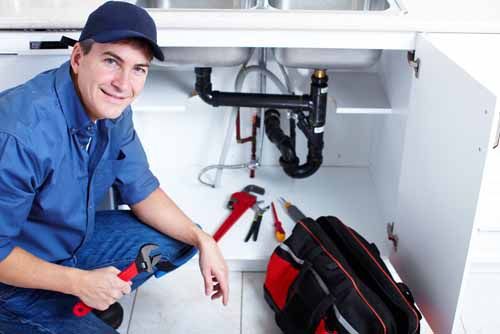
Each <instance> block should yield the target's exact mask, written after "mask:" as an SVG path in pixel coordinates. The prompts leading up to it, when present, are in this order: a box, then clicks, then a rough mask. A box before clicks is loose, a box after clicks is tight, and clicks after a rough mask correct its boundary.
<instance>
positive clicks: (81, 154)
mask: <svg viewBox="0 0 500 334" xmlns="http://www.w3.org/2000/svg"><path fill="white" fill-rule="evenodd" d="M153 56H154V57H156V58H158V59H159V60H163V54H162V52H161V49H160V48H159V47H158V46H157V44H156V26H155V24H154V21H153V20H152V18H151V17H150V16H149V15H148V13H147V12H146V11H145V10H143V9H142V8H139V7H136V6H134V5H131V4H129V3H125V2H115V1H110V2H107V3H105V4H104V5H102V6H101V7H99V8H98V9H96V10H95V11H94V12H93V13H92V14H91V15H90V16H89V18H88V20H87V23H86V24H85V27H84V29H83V31H82V33H81V36H80V40H79V42H77V43H76V44H75V45H74V48H73V52H72V54H71V60H70V61H69V62H67V63H65V64H63V65H62V66H61V67H59V68H58V69H54V70H50V71H47V72H44V73H41V74H40V75H38V76H37V77H35V78H33V79H31V80H30V81H28V82H26V83H25V84H23V85H20V86H17V87H14V88H12V89H9V90H7V91H4V92H2V93H0V333H6V334H7V333H8V334H11V333H16V334H24V333H63V334H71V333H78V334H82V333H116V331H115V330H114V329H113V328H111V327H110V326H109V325H108V324H106V323H105V322H103V321H101V319H99V318H98V317H97V316H96V314H93V313H91V314H89V315H87V316H85V317H83V318H78V317H76V316H74V315H73V314H72V307H73V305H74V304H75V303H76V302H77V301H78V300H79V299H80V300H82V301H83V302H84V303H86V304H87V305H88V306H90V307H92V308H94V309H96V310H101V311H104V310H107V309H108V307H109V306H110V305H116V304H115V302H116V301H117V300H118V299H120V298H121V297H122V296H123V295H124V294H127V293H130V291H131V289H134V288H136V287H137V286H139V285H140V284H142V283H143V282H144V281H145V280H146V279H147V278H149V276H148V275H149V274H147V273H143V274H140V276H138V277H137V279H135V280H134V281H133V283H134V284H133V286H131V284H129V283H126V282H124V281H122V280H121V279H119V278H118V277H117V274H118V273H119V272H120V270H123V269H124V268H125V267H126V266H128V265H129V264H130V263H131V261H133V260H134V258H135V257H136V255H137V252H138V250H139V248H140V246H141V245H143V244H145V243H150V242H152V243H156V244H158V245H159V246H160V249H159V250H160V252H161V254H162V263H163V264H167V265H168V266H169V267H168V269H165V270H164V271H163V272H160V271H156V272H155V276H157V277H159V276H161V275H162V274H164V273H165V272H166V271H170V270H173V269H175V268H177V267H178V266H180V265H182V264H183V263H185V262H186V261H187V260H189V259H190V258H191V257H192V256H193V255H194V253H195V252H196V250H195V248H196V249H198V250H199V265H200V270H201V273H202V276H203V279H204V282H205V293H206V294H207V295H210V296H211V297H212V299H215V298H219V297H222V300H223V303H224V304H227V302H228V280H227V275H228V272H227V266H226V263H225V261H224V259H223V257H222V255H221V253H220V250H219V248H218V246H217V244H216V243H215V241H214V240H213V238H212V237H210V236H209V235H208V234H206V233H204V232H202V230H201V229H200V228H199V227H198V226H197V225H195V224H193V222H191V220H190V219H189V218H188V217H187V216H186V215H184V214H183V213H182V212H181V210H179V209H178V208H177V207H176V205H175V204H174V203H173V202H172V201H171V200H170V199H169V197H168V196H167V195H166V194H165V193H164V192H163V191H162V190H161V189H160V188H159V183H158V180H157V179H156V178H155V177H154V176H153V174H152V173H151V172H150V170H149V167H148V163H147V160H146V157H145V154H144V151H143V149H142V146H141V144H140V141H139V138H138V137H137V134H136V133H135V131H134V127H133V123H132V114H131V109H130V104H131V102H132V101H133V100H134V99H135V98H136V97H137V96H138V95H139V94H140V92H141V91H142V89H143V87H144V83H145V80H146V77H147V74H148V67H149V64H150V61H151V59H152V57H153ZM111 185H114V187H116V188H117V189H118V192H119V194H120V197H121V199H122V200H123V202H124V203H126V204H128V205H129V206H130V208H131V212H130V211H105V212H97V213H96V212H95V206H96V205H97V204H99V202H100V201H101V199H102V198H103V196H104V194H105V193H106V191H107V190H108V189H109V187H110V186H111ZM193 246H194V247H193ZM165 267H166V266H163V267H162V268H165ZM96 313H97V314H98V315H99V316H100V317H101V318H105V317H106V314H105V313H106V312H104V313H98V312H96Z"/></svg>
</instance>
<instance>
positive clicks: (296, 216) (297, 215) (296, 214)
mask: <svg viewBox="0 0 500 334" xmlns="http://www.w3.org/2000/svg"><path fill="white" fill-rule="evenodd" d="M280 203H281V205H282V206H283V207H284V208H285V210H286V213H287V214H288V216H289V217H290V218H292V220H293V221H294V222H296V223H297V222H299V221H301V220H302V219H304V218H306V215H305V214H303V213H302V211H300V210H299V208H297V207H296V206H295V205H293V204H292V203H290V202H288V201H287V200H286V199H284V198H283V197H280Z"/></svg>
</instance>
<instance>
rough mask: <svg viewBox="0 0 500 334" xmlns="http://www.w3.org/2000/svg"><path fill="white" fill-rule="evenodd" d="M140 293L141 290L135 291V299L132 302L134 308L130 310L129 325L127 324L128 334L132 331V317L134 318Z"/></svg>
mask: <svg viewBox="0 0 500 334" xmlns="http://www.w3.org/2000/svg"><path fill="white" fill-rule="evenodd" d="M138 293H139V288H137V289H136V290H135V294H134V299H133V300H132V308H131V309H130V317H129V318H128V324H127V332H126V333H127V334H129V331H130V325H131V324H132V317H133V316H134V308H135V301H136V300H137V294H138Z"/></svg>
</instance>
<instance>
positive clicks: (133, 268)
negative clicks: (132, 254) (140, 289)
mask: <svg viewBox="0 0 500 334" xmlns="http://www.w3.org/2000/svg"><path fill="white" fill-rule="evenodd" d="M138 273H139V271H138V270H137V265H136V264H135V262H132V263H131V264H130V265H129V266H128V267H127V268H125V269H124V270H123V271H122V272H121V273H119V274H118V277H119V278H120V279H121V280H122V281H125V282H128V281H131V280H132V278H134V277H135V276H137V274H138Z"/></svg>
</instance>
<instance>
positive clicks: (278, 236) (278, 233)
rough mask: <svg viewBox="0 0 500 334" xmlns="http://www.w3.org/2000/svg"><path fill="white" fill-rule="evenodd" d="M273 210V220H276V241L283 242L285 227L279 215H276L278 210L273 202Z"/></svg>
mask: <svg viewBox="0 0 500 334" xmlns="http://www.w3.org/2000/svg"><path fill="white" fill-rule="evenodd" d="M271 208H272V209H273V218H274V231H275V232H274V235H276V240H278V241H279V242H282V241H283V240H285V236H286V234H285V230H284V229H283V225H282V224H281V221H280V220H279V219H278V214H277V213H276V208H275V207H274V203H273V202H271Z"/></svg>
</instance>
